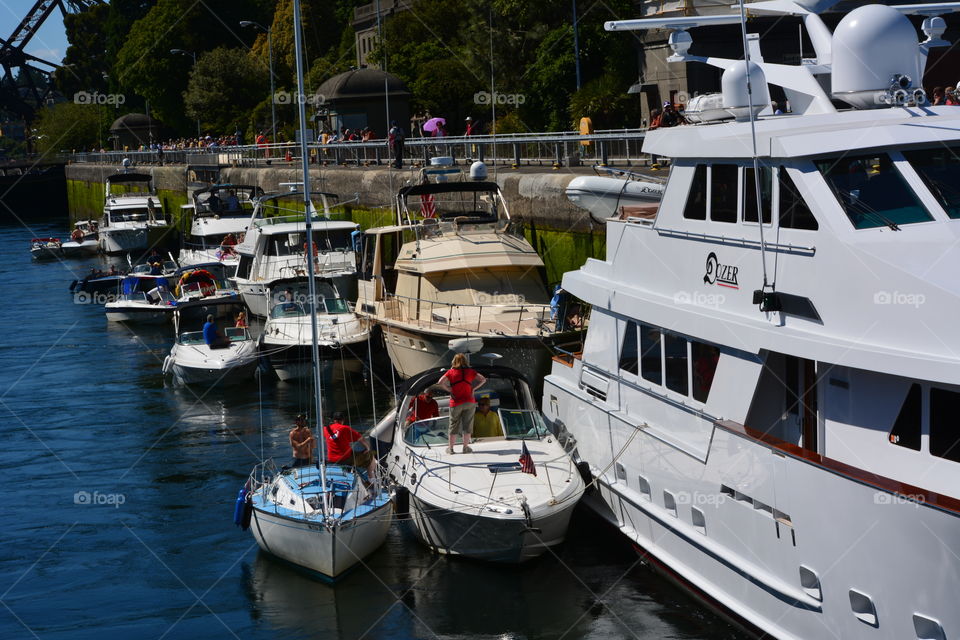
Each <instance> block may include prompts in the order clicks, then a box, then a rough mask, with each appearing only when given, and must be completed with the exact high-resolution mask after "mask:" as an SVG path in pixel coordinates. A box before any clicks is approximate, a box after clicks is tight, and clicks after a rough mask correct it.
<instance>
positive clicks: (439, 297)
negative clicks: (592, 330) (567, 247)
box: [357, 182, 579, 381]
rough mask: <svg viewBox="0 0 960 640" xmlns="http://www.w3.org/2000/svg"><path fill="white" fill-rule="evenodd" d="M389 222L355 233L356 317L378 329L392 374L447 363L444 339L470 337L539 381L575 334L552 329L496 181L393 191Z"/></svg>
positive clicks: (534, 269) (536, 260)
mask: <svg viewBox="0 0 960 640" xmlns="http://www.w3.org/2000/svg"><path fill="white" fill-rule="evenodd" d="M422 216H426V217H422ZM397 221H398V224H397V225H395V226H389V227H376V228H372V229H367V230H366V231H365V232H364V236H363V259H362V263H361V273H360V279H359V281H358V297H357V313H359V314H360V315H362V316H365V317H367V318H369V319H370V320H372V321H374V322H376V323H377V324H379V325H380V327H381V328H382V330H383V337H384V342H385V343H386V347H387V351H388V352H389V354H390V359H391V360H392V361H393V365H394V367H395V368H396V369H397V372H398V373H399V374H400V376H402V377H404V378H409V377H410V376H413V375H416V374H418V373H420V372H421V371H425V370H427V369H433V368H435V367H438V366H443V365H445V364H447V363H449V361H450V357H451V356H452V353H451V352H450V351H449V348H448V344H449V342H450V340H452V339H457V338H466V337H480V338H482V339H483V341H484V344H486V346H487V347H488V348H489V349H490V350H492V351H495V352H496V353H498V354H500V356H501V357H502V360H501V361H500V363H501V364H503V365H504V366H508V367H511V368H514V369H517V370H519V371H521V372H522V373H524V374H526V375H528V376H529V377H530V378H531V379H532V380H537V381H539V380H540V378H542V376H543V375H544V374H545V373H546V371H548V370H549V361H550V357H551V347H552V345H554V344H556V343H558V342H564V341H570V340H575V339H576V338H577V336H578V335H579V332H578V330H569V331H565V330H563V329H562V325H561V330H559V331H558V330H557V325H558V323H557V322H556V319H555V318H554V317H553V316H554V315H555V310H554V309H552V308H551V305H550V296H549V294H548V288H547V283H546V280H545V275H544V265H543V260H541V259H540V256H538V255H537V252H536V250H534V248H533V247H532V246H531V245H530V243H529V242H527V240H526V239H525V238H524V237H523V236H522V235H520V234H519V233H516V232H515V231H512V230H511V229H510V213H509V211H508V209H507V204H506V202H505V200H504V198H503V194H502V193H501V191H500V187H499V186H498V185H497V183H495V182H445V183H438V184H419V185H415V186H410V187H403V188H402V189H400V191H399V193H398V195H397Z"/></svg>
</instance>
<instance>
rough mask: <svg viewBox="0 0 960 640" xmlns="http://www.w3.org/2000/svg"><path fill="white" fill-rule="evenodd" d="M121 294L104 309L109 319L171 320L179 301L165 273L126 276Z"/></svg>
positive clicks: (133, 320) (116, 320)
mask: <svg viewBox="0 0 960 640" xmlns="http://www.w3.org/2000/svg"><path fill="white" fill-rule="evenodd" d="M121 291H122V293H121V295H120V297H119V299H117V300H111V301H110V302H107V303H106V304H105V305H104V307H103V310H104V312H105V313H106V315H107V320H110V321H112V322H126V323H131V324H163V323H165V322H170V321H171V319H172V318H173V314H174V311H176V308H177V300H176V298H174V296H173V293H171V291H170V284H169V281H168V280H167V279H166V278H165V277H163V276H151V275H144V274H139V275H134V274H131V275H128V276H127V277H126V278H124V279H123V283H122V285H121Z"/></svg>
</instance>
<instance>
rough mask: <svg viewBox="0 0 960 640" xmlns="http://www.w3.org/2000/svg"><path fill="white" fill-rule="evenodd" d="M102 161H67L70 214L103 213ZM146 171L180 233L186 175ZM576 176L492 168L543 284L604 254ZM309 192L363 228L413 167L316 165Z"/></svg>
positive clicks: (296, 176) (275, 179) (385, 213)
mask: <svg viewBox="0 0 960 640" xmlns="http://www.w3.org/2000/svg"><path fill="white" fill-rule="evenodd" d="M116 170H117V169H116V167H113V166H106V165H87V164H74V165H69V166H67V168H66V173H67V193H68V199H69V203H70V216H71V219H78V218H85V217H89V216H92V217H99V216H100V215H101V213H102V211H103V197H104V183H105V181H106V178H107V177H108V176H109V175H110V174H111V173H115V172H116ZM137 170H138V171H148V172H150V173H152V174H153V176H154V181H155V184H156V186H157V190H158V195H159V196H160V199H161V200H162V201H163V205H164V210H165V211H167V212H168V213H172V214H173V215H174V219H175V220H177V221H178V228H179V229H181V230H183V231H185V230H186V229H188V228H189V221H187V220H179V219H178V216H179V212H180V205H183V204H186V203H187V175H186V172H185V169H184V167H183V166H170V167H139V168H138V169H137ZM574 177H575V176H574V175H572V174H569V173H566V172H563V171H557V172H551V173H546V172H543V173H527V172H522V173H521V172H514V171H511V170H509V169H508V170H504V171H501V172H500V173H499V174H498V175H497V176H494V175H493V174H492V172H491V178H490V179H491V180H493V179H495V180H496V181H497V183H498V184H499V185H500V188H501V189H502V190H503V193H504V197H505V198H506V200H507V203H508V205H509V207H510V213H511V216H512V217H513V218H515V219H519V221H521V222H522V224H523V229H524V233H525V235H526V237H527V239H528V240H529V241H530V242H531V244H533V246H534V247H535V248H536V249H537V251H538V252H539V253H540V255H541V256H542V257H543V259H544V263H545V264H546V267H547V279H548V281H549V282H558V281H559V280H560V278H561V276H562V275H563V273H564V272H565V271H570V270H573V269H577V268H579V267H580V266H581V265H582V264H583V263H584V261H585V260H586V259H587V258H589V257H596V258H602V257H603V256H604V246H605V245H604V242H605V234H604V227H603V225H598V224H597V223H595V222H593V221H592V220H591V218H590V216H589V214H587V212H586V211H584V210H582V209H579V208H578V207H575V206H573V205H572V204H571V203H570V201H569V200H567V198H566V195H565V193H564V191H565V189H566V186H567V184H568V183H569V182H570V181H571V180H572V179H573V178H574ZM311 180H312V185H313V188H314V189H319V190H323V191H330V192H333V193H336V194H338V195H339V196H340V200H341V201H344V202H348V201H353V202H350V203H349V204H348V205H347V206H346V207H345V209H346V211H347V215H346V216H344V217H346V218H349V219H351V220H353V221H355V222H357V223H358V224H360V225H361V226H362V227H363V228H368V227H372V226H378V225H384V224H390V223H391V222H392V220H393V217H392V212H391V210H390V207H391V206H392V205H393V202H394V199H395V196H396V193H397V191H398V190H399V189H400V187H402V186H404V185H407V184H414V183H415V182H416V181H417V180H418V171H417V170H415V169H405V170H401V171H395V170H391V169H387V168H375V167H322V168H316V169H313V170H312V171H311ZM220 181H221V182H224V183H227V182H230V183H233V184H254V185H258V186H260V187H261V188H263V190H264V191H281V190H283V189H281V187H280V183H281V182H300V181H301V176H300V171H299V168H298V167H297V166H294V165H289V166H282V167H281V166H273V167H261V168H239V167H232V168H225V169H223V170H222V171H221V173H220Z"/></svg>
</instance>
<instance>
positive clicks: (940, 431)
mask: <svg viewBox="0 0 960 640" xmlns="http://www.w3.org/2000/svg"><path fill="white" fill-rule="evenodd" d="M958 416H960V393H956V392H955V391H947V390H946V389H937V388H936V387H933V388H931V389H930V453H931V454H932V455H935V456H937V457H938V458H946V459H947V460H953V461H954V462H960V428H958V427H960V425H958V424H957V422H958Z"/></svg>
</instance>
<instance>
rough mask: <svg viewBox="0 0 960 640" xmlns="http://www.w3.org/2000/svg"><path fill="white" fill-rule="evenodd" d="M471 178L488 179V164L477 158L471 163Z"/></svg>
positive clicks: (478, 180) (477, 179)
mask: <svg viewBox="0 0 960 640" xmlns="http://www.w3.org/2000/svg"><path fill="white" fill-rule="evenodd" d="M470 179H471V180H476V181H477V182H482V181H483V180H486V179H487V165H486V164H485V163H483V162H480V161H479V160H477V161H476V162H474V163H473V164H472V165H470Z"/></svg>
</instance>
